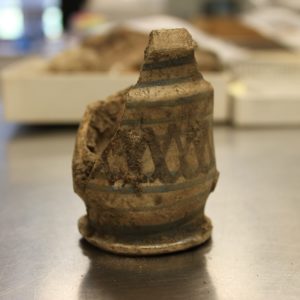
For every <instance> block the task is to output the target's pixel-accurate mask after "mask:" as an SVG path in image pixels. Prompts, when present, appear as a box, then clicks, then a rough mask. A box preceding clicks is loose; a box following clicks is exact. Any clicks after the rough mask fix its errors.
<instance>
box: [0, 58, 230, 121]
mask: <svg viewBox="0 0 300 300" xmlns="http://www.w3.org/2000/svg"><path fill="white" fill-rule="evenodd" d="M45 65H46V61H45V60H44V59H42V58H28V59H26V60H23V61H21V62H17V63H16V64H13V65H10V66H8V67H7V68H6V69H5V70H3V71H2V74H1V75H2V76H1V80H2V93H3V95H2V96H3V100H4V116H5V119H6V120H7V121H11V122H20V123H29V124H59V123H78V122H79V121H80V119H81V117H82V115H83V113H84V110H85V108H86V106H87V104H88V103H91V102H94V101H96V100H103V99H105V98H106V97H107V96H109V95H112V94H114V93H116V92H118V91H119V90H121V89H124V88H126V87H128V86H130V85H133V84H135V83H136V81H137V78H138V74H137V73H128V74H124V73H123V74H121V73H96V72H95V73H90V72H89V73H84V72H83V73H72V74H66V73H65V74H62V73H49V72H47V71H46V70H45ZM203 76H204V78H205V79H206V80H208V81H210V82H211V83H212V85H213V86H214V89H215V115H214V116H215V120H216V121H226V120H227V119H228V101H227V83H228V81H229V75H228V73H227V72H219V73H204V75H203Z"/></svg>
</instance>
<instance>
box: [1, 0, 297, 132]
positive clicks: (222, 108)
mask: <svg viewBox="0 0 300 300" xmlns="http://www.w3.org/2000/svg"><path fill="white" fill-rule="evenodd" d="M299 14H300V2H299V1H297V0H247V1H239V0H186V1H178V0H153V1H150V2H149V1H146V0H120V1H113V0H76V1H63V0H43V1H37V0H1V2H0V68H1V70H2V72H1V89H0V92H1V95H2V96H1V99H2V101H1V102H0V105H1V106H2V115H3V118H4V119H5V120H7V121H10V122H14V123H27V124H61V123H78V121H79V120H80V118H81V116H82V113H83V111H84V108H85V106H86V105H87V103H89V102H90V101H93V100H95V99H104V98H105V97H106V96H108V95H109V94H111V93H113V92H115V91H118V90H120V89H122V88H124V87H126V86H128V85H130V84H134V83H135V81H136V79H137V74H138V73H137V72H138V70H139V68H140V64H141V63H142V61H143V50H144V48H145V46H146V44H147V35H148V34H149V32H150V31H151V30H152V29H156V28H173V27H186V28H187V29H188V30H189V31H190V33H191V34H192V36H193V38H194V39H195V40H196V42H197V44H198V46H199V51H198V52H197V55H196V56H197V60H198V63H199V66H200V69H201V71H202V72H203V73H204V77H205V78H206V79H207V80H208V81H210V82H211V83H212V84H213V86H214V88H215V121H216V123H227V124H232V125H235V126H265V125H267V126H278V125H279V126H286V125H299V124H300V91H299V89H297V88H296V87H297V84H298V83H299V79H300V55H299V50H300V18H299ZM12 63H13V64H12ZM4 67H5V68H4ZM24 73H26V74H24ZM97 76H98V77H97ZM24 80H26V83H27V84H26V86H25V85H24ZM41 80H42V82H41ZM80 84H81V85H85V84H88V88H87V89H85V90H84V89H82V88H81V87H80ZM99 86H101V88H100V87H99ZM75 91H76V92H75ZM41 97H42V98H43V100H41V99H40V98H41ZM71 104H72V105H71Z"/></svg>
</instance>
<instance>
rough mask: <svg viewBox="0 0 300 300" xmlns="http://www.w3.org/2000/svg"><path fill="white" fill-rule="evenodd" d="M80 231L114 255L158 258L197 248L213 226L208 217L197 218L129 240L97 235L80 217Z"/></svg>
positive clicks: (206, 238)
mask: <svg viewBox="0 0 300 300" xmlns="http://www.w3.org/2000/svg"><path fill="white" fill-rule="evenodd" d="M78 227H79V232H80V233H81V235H82V236H83V237H84V238H85V239H86V240H87V241H88V242H89V243H91V244H92V245H94V246H96V247H98V248H100V249H103V250H105V251H109V252H112V253H116V254H123V255H131V256H145V255H159V254H166V253H172V252H178V251H183V250H187V249H189V248H192V247H196V246H198V245H200V244H202V243H204V242H205V241H207V240H208V239H209V238H210V236H211V231H212V224H211V221H210V219H209V218H208V217H206V216H204V218H203V219H202V220H199V219H196V220H194V221H192V222H190V223H188V224H185V225H182V226H181V227H180V228H177V230H175V229H173V230H171V231H168V232H160V233H159V234H158V233H156V234H145V235H144V236H142V238H141V239H139V240H132V238H130V236H126V235H124V236H122V238H116V236H113V235H108V234H103V235H102V234H99V233H98V232H96V231H93V230H92V228H91V226H90V225H89V221H88V218H87V216H86V215H85V216H82V217H81V218H80V219H79V221H78Z"/></svg>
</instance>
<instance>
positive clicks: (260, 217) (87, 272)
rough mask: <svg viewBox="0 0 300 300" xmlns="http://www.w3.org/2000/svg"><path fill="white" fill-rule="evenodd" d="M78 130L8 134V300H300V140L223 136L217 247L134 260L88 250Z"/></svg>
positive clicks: (1, 145) (2, 219)
mask: <svg viewBox="0 0 300 300" xmlns="http://www.w3.org/2000/svg"><path fill="white" fill-rule="evenodd" d="M75 129H76V128H75V127H73V128H72V127H71V128H70V127H63V128H62V127H42V128H38V127H29V128H18V127H17V128H15V127H14V126H8V125H5V124H3V123H1V124H0V204H1V211H0V262H1V265H0V266H1V267H0V299H22V300H23V299H49V300H54V299H55V300H59V299H63V300H67V299H109V300H111V299H122V300H126V299H130V300H131V299H157V300H160V299H168V300H169V299H191V300H194V299H206V300H210V299H230V300H231V299H239V300H243V299H251V300H256V299H297V300H298V299H300V130H299V129H281V130H279V129H272V130H271V129H270V130H234V129H230V128H216V130H215V141H216V152H217V162H218V168H219V170H220V172H221V177H220V181H219V184H218V187H217V189H216V191H215V193H214V194H212V195H211V197H210V199H209V201H208V205H207V214H208V215H209V216H210V217H211V218H212V220H213V223H214V232H213V238H212V240H211V241H210V242H208V243H206V244H205V245H203V246H202V247H199V248H196V249H194V250H192V251H188V252H184V253H181V254H177V255H169V256H161V257H152V258H136V259H135V258H126V257H118V256H114V255H111V254H108V253H105V252H101V251H99V250H97V249H95V248H93V247H91V246H89V245H88V244H86V243H85V242H83V241H81V240H80V235H79V233H78V231H77V225H76V222H77V219H78V218H79V217H80V216H81V215H82V214H83V213H84V206H83V204H82V202H81V201H80V199H79V198H78V197H77V196H76V195H75V194H74V193H73V191H72V182H71V157H72V150H73V144H74V137H75Z"/></svg>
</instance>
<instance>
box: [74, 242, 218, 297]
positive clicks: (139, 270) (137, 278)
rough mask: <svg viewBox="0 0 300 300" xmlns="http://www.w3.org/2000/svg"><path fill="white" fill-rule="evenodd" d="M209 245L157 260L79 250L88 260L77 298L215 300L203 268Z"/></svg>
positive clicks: (84, 245)
mask: <svg viewBox="0 0 300 300" xmlns="http://www.w3.org/2000/svg"><path fill="white" fill-rule="evenodd" d="M211 246H212V242H211V241H209V242H207V243H206V244H204V245H203V246H202V247H198V248H195V249H192V250H190V251H185V252H180V253H178V254H172V255H162V256H158V257H138V258H133V257H126V256H117V255H113V254H109V253H106V252H104V251H101V250H99V249H97V248H95V247H93V246H90V245H89V244H88V243H87V242H85V241H84V240H81V241H80V247H81V249H82V252H83V254H84V255H86V256H87V257H88V258H89V260H90V266H89V270H88V272H87V273H86V275H85V276H84V278H83V280H82V283H81V286H80V290H79V298H80V299H81V298H83V299H115V300H119V299H120V300H121V299H122V300H127V299H128V300H129V299H130V300H132V299H143V300H146V299H149V300H150V299H151V300H153V299H160V300H163V299H172V300H173V299H189V300H196V299H197V300H199V299H206V300H213V299H217V296H216V292H215V289H214V285H213V283H212V281H211V278H210V276H209V273H208V271H207V269H206V257H205V256H206V254H207V253H208V252H209V251H210V248H211Z"/></svg>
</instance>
